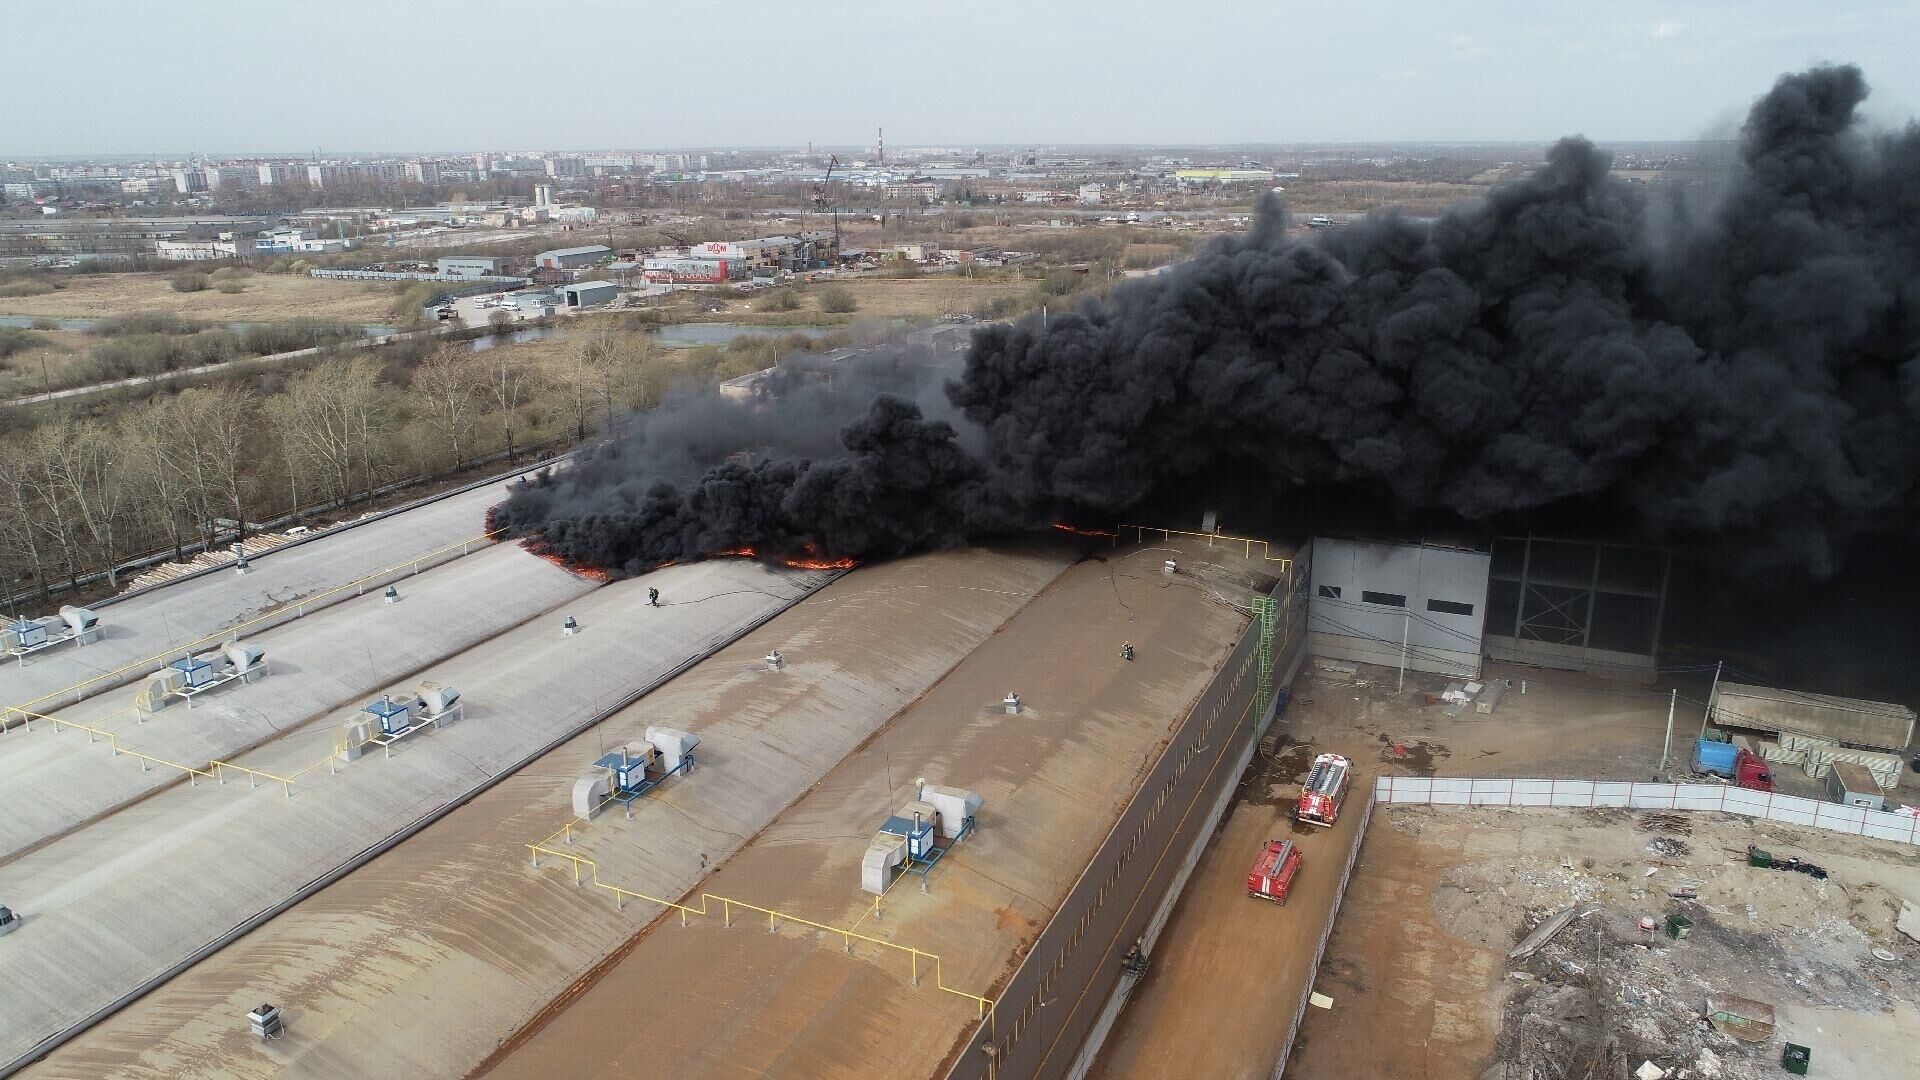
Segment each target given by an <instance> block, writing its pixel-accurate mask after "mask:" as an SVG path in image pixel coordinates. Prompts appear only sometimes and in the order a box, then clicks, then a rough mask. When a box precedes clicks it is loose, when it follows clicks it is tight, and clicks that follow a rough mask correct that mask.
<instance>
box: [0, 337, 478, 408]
mask: <svg viewBox="0 0 1920 1080" xmlns="http://www.w3.org/2000/svg"><path fill="white" fill-rule="evenodd" d="M440 332H441V329H440V328H438V327H434V328H430V329H426V330H414V331H410V332H408V333H404V334H388V335H385V336H383V337H370V338H367V339H366V340H365V341H358V342H355V341H347V342H341V343H340V344H337V345H329V346H327V347H326V348H325V349H323V348H312V349H294V350H292V351H290V352H283V353H269V354H268V355H266V356H251V357H244V358H241V359H237V360H225V361H222V362H220V363H218V364H200V365H197V366H195V367H190V368H179V369H178V370H175V371H162V372H157V373H155V374H153V375H141V376H139V377H137V378H132V379H115V380H113V381H112V382H100V383H88V384H87V385H86V386H75V387H70V388H68V389H66V390H55V391H53V392H51V393H45V394H29V395H27V396H26V397H17V398H14V399H12V400H11V401H8V402H6V404H7V406H8V407H19V406H26V405H45V404H46V403H48V402H50V401H69V400H72V399H74V398H83V397H92V396H93V395H94V394H104V393H107V392H108V391H110V390H127V389H131V388H134V387H141V386H157V385H159V384H160V383H165V382H172V381H174V380H175V379H187V378H192V377H193V376H195V375H211V374H216V373H218V372H221V371H226V370H231V369H233V368H235V367H237V366H239V365H242V364H266V365H273V364H284V363H287V362H289V361H293V360H302V359H306V358H308V357H313V356H318V355H320V354H321V353H322V352H325V351H327V349H332V350H334V351H338V352H345V351H347V350H349V349H371V348H373V347H374V346H376V345H385V344H387V343H388V342H393V341H404V340H406V339H408V338H417V337H431V336H433V335H434V334H437V333H440Z"/></svg>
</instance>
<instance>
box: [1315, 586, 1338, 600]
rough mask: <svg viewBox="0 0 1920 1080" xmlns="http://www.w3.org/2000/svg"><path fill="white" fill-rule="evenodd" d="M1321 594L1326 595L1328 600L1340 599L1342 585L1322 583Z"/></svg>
mask: <svg viewBox="0 0 1920 1080" xmlns="http://www.w3.org/2000/svg"><path fill="white" fill-rule="evenodd" d="M1320 595H1321V596H1323V597H1326V598H1327V599H1328V600H1338V599H1340V586H1338V585H1322V586H1320Z"/></svg>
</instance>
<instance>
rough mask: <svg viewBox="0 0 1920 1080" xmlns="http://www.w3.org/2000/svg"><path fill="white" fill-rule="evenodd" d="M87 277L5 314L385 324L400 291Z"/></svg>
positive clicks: (298, 281) (280, 278) (294, 279)
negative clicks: (227, 287) (155, 314)
mask: <svg viewBox="0 0 1920 1080" xmlns="http://www.w3.org/2000/svg"><path fill="white" fill-rule="evenodd" d="M177 272H178V271H168V272H160V273H151V274H80V275H75V276H73V277H68V278H62V279H61V282H62V284H64V285H65V286H66V287H65V288H63V289H60V290H58V291H55V292H50V293H47V294H45V295H42V296H15V297H6V298H0V315H51V316H54V317H57V318H74V319H92V318H100V317H102V316H107V315H125V314H126V313H128V312H130V311H166V312H171V313H173V314H175V315H181V316H185V317H187V318H191V319H205V320H207V321H209V322H277V321H282V320H287V319H337V320H340V321H343V322H365V323H377V324H385V323H388V322H391V321H392V312H391V310H390V308H391V306H392V304H393V299H394V295H395V293H394V290H393V285H392V283H391V282H360V281H330V280H323V279H321V278H315V277H308V276H307V275H305V274H257V273H256V274H249V275H247V276H246V277H245V278H243V279H242V284H244V285H245V286H246V291H245V292H240V293H232V294H229V293H223V292H220V291H219V290H217V289H203V290H201V291H199V292H192V293H183V292H176V291H174V288H173V285H172V284H171V282H172V280H173V277H174V274H175V273H177Z"/></svg>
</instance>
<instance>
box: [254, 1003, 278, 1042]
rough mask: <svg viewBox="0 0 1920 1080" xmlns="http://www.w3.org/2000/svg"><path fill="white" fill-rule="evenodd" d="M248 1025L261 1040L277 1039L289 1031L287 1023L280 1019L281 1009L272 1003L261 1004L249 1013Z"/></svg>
mask: <svg viewBox="0 0 1920 1080" xmlns="http://www.w3.org/2000/svg"><path fill="white" fill-rule="evenodd" d="M247 1025H248V1027H250V1028H251V1029H252V1030H253V1034H254V1035H255V1036H256V1037H257V1038H259V1040H260V1041H261V1042H266V1041H268V1040H270V1039H277V1038H279V1037H280V1036H282V1035H285V1034H286V1033H287V1025H286V1024H285V1023H284V1022H282V1021H281V1019H280V1010H279V1009H276V1008H274V1007H273V1006H272V1005H264V1004H263V1005H260V1006H258V1007H256V1008H255V1009H254V1010H253V1011H252V1012H250V1013H248V1014H247Z"/></svg>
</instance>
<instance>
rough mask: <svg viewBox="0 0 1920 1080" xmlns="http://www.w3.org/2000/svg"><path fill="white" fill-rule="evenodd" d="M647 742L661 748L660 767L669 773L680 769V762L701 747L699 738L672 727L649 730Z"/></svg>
mask: <svg viewBox="0 0 1920 1080" xmlns="http://www.w3.org/2000/svg"><path fill="white" fill-rule="evenodd" d="M647 741H648V742H650V743H652V744H653V745H654V746H655V747H658V748H659V750H660V767H661V768H662V769H665V770H666V771H668V772H672V771H673V770H675V769H677V768H679V767H680V762H681V761H682V760H683V759H685V758H686V757H687V756H688V755H690V754H692V753H693V748H694V747H696V746H699V745H700V738H699V736H697V735H694V734H692V733H691V732H686V731H681V730H680V729H679V728H670V727H650V728H648V729H647Z"/></svg>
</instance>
